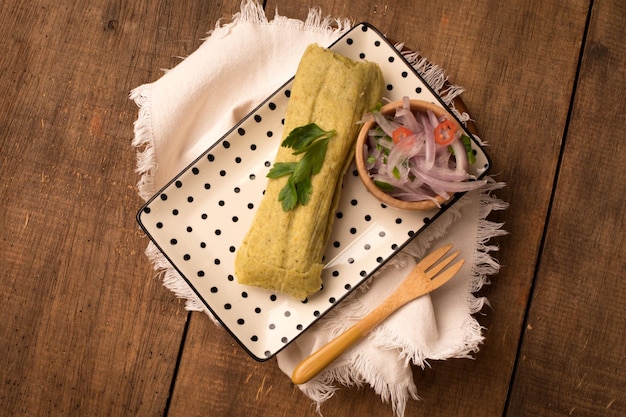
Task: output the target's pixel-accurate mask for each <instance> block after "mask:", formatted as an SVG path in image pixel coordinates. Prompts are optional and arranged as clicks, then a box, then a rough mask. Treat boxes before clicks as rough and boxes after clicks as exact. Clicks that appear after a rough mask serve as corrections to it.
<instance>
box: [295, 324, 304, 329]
mask: <svg viewBox="0 0 626 417" xmlns="http://www.w3.org/2000/svg"><path fill="white" fill-rule="evenodd" d="M302 329H304V326H303V325H301V324H298V325H297V326H296V330H302Z"/></svg>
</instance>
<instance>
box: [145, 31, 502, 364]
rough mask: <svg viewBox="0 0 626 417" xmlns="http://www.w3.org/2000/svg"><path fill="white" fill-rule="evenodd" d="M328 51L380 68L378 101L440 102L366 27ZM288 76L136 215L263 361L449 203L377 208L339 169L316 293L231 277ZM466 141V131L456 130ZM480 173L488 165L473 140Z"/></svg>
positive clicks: (271, 150) (270, 155)
mask: <svg viewBox="0 0 626 417" xmlns="http://www.w3.org/2000/svg"><path fill="white" fill-rule="evenodd" d="M330 49H332V50H334V51H336V52H338V53H340V54H342V55H345V56H347V57H349V58H351V59H353V60H357V61H358V60H368V61H373V62H376V63H378V64H379V65H380V67H381V69H382V71H383V74H384V77H385V82H386V85H387V88H386V93H385V98H386V99H388V100H390V101H395V100H400V99H402V97H403V96H405V95H406V96H409V97H410V98H412V99H421V100H425V101H430V102H434V103H437V104H439V105H441V106H442V107H445V104H444V103H443V102H442V101H441V99H440V98H439V97H438V96H437V95H436V94H435V93H434V92H433V91H432V89H431V88H430V87H429V86H428V85H427V84H426V82H424V80H423V79H422V78H421V77H420V76H419V75H418V74H417V73H416V71H415V70H414V69H413V68H412V67H411V66H410V65H409V63H408V62H407V61H406V60H405V59H404V58H403V57H402V55H401V54H400V52H398V50H397V49H396V48H394V47H393V45H392V44H391V43H390V42H389V41H387V39H385V37H383V36H382V34H380V32H379V31H378V30H376V29H375V28H374V27H372V26H371V25H369V24H367V23H361V24H359V25H356V26H355V27H354V28H352V29H351V30H350V31H349V32H347V33H346V34H345V35H344V36H342V37H341V38H340V39H338V40H337V41H336V42H335V43H333V45H331V46H330ZM292 82H293V78H292V79H291V80H290V81H289V82H287V83H286V84H285V85H284V86H283V87H281V88H280V89H279V90H278V91H276V92H275V93H274V94H272V95H271V96H270V97H268V98H267V99H266V100H265V101H264V102H263V103H261V104H260V105H259V106H258V107H257V108H256V109H255V110H254V111H252V112H251V113H250V114H249V115H247V116H246V117H245V118H244V119H243V120H242V121H241V122H240V123H238V124H237V125H236V126H234V127H233V128H232V130H231V131H230V132H229V133H227V134H226V135H225V136H224V137H222V138H221V139H219V140H218V141H217V142H216V143H215V144H214V145H213V146H212V147H211V148H209V149H208V150H207V151H206V152H204V153H203V154H202V155H200V156H199V157H198V159H196V160H195V161H194V162H193V163H191V164H190V165H189V166H188V167H187V168H185V169H184V170H183V171H182V172H181V173H180V174H178V175H177V176H176V177H175V178H173V179H172V180H171V182H170V183H168V184H167V185H166V186H165V187H164V188H163V189H162V190H161V191H159V192H158V193H157V194H156V195H155V196H153V197H152V198H151V199H150V200H149V201H148V202H147V203H146V204H145V205H144V206H143V207H142V208H141V210H140V211H139V212H138V213H137V221H138V222H139V224H140V225H141V227H142V228H143V230H144V231H145V232H146V234H147V235H148V236H149V237H150V239H152V241H153V242H154V243H155V244H156V246H157V247H158V248H159V250H160V251H161V252H162V253H163V254H164V255H165V257H166V258H167V259H168V260H169V261H170V263H171V264H172V265H173V267H174V268H176V270H177V271H178V272H179V273H180V275H181V276H182V277H183V278H184V279H185V280H186V281H187V283H189V285H190V286H191V288H192V289H193V290H194V291H195V293H196V294H197V295H198V297H200V299H201V300H202V302H204V303H205V305H206V306H207V308H208V309H209V310H210V311H211V312H212V313H213V315H214V316H215V317H216V318H217V319H218V320H219V321H220V322H221V323H222V324H223V326H224V327H225V328H226V329H227V330H228V331H229V332H230V333H231V334H232V336H233V337H234V338H235V339H236V340H237V341H238V342H239V344H241V346H242V347H243V348H244V349H245V350H246V351H247V352H248V353H249V354H250V355H251V356H252V357H254V358H255V359H257V360H259V361H263V360H267V359H269V358H270V357H272V356H273V355H275V354H276V353H278V352H279V351H280V350H281V349H283V348H284V347H285V346H287V344H289V343H290V342H291V341H293V340H294V339H295V338H296V337H298V336H299V335H300V334H301V333H302V332H304V331H305V330H306V329H307V328H308V327H309V326H311V325H312V324H313V323H314V322H315V321H316V320H318V319H319V318H320V317H322V316H323V315H324V314H325V313H327V312H328V311H329V310H330V309H331V308H333V307H334V306H335V305H337V303H339V302H340V301H341V300H342V299H343V298H345V297H346V296H347V295H348V294H349V293H350V292H351V291H352V290H354V289H355V288H356V287H357V286H359V284H361V283H362V282H363V281H365V280H366V279H367V278H368V277H370V276H371V275H372V274H373V273H374V272H376V271H377V270H378V269H379V268H380V267H381V266H382V265H384V264H385V262H387V260H389V259H390V258H391V257H392V256H394V254H396V253H397V252H398V251H399V250H401V249H402V248H403V247H404V246H405V245H406V244H407V243H408V242H409V241H410V240H411V239H413V238H414V237H415V236H417V235H418V234H419V233H420V232H421V231H422V230H424V229H425V228H426V227H428V225H429V224H430V223H431V222H432V221H433V220H434V219H435V218H436V217H437V216H439V215H440V214H441V213H442V212H443V211H444V210H446V208H448V207H449V206H450V205H452V204H454V203H455V202H456V201H457V200H458V198H459V197H460V196H459V195H457V196H456V197H455V198H454V199H453V200H452V201H451V202H449V203H448V204H447V205H444V206H443V207H442V208H441V209H436V210H430V211H426V212H408V211H401V210H397V209H393V208H388V207H384V206H382V205H381V204H380V203H379V202H378V201H377V200H376V199H375V198H374V197H373V196H371V195H370V194H369V193H368V192H367V191H366V189H365V187H364V186H363V185H362V183H361V181H360V179H359V178H358V176H357V175H356V170H355V169H354V167H353V168H351V169H349V171H348V173H347V174H346V176H345V178H344V188H343V192H342V196H341V201H340V203H339V207H338V209H337V213H336V219H335V223H334V227H333V231H332V235H331V237H330V241H329V243H328V247H327V249H326V252H325V255H324V262H325V268H324V271H323V275H322V279H323V289H322V290H321V291H320V292H318V293H317V294H315V295H313V296H312V297H310V298H308V299H307V300H305V301H299V300H296V299H294V298H291V297H289V296H285V295H281V294H275V293H272V292H270V291H266V290H263V289H260V288H256V287H249V286H243V285H240V284H238V283H237V280H236V278H235V277H234V262H235V252H236V250H237V248H238V246H239V245H240V242H241V241H242V240H243V238H244V236H245V234H246V233H247V231H248V229H249V228H250V226H251V224H252V221H253V218H254V214H255V210H256V209H255V208H256V207H257V206H258V205H259V202H260V200H261V198H262V197H263V190H264V188H265V185H266V174H267V172H268V171H269V168H270V166H271V165H272V163H273V162H274V158H275V155H276V151H277V149H278V147H279V146H280V140H281V135H282V126H283V125H282V119H283V117H284V114H285V110H286V106H287V102H288V96H289V91H290V88H291V86H292ZM466 133H467V135H468V136H469V137H471V138H473V136H472V135H471V133H470V132H466ZM473 147H474V151H475V153H476V159H477V162H476V164H474V165H473V167H472V169H473V170H474V172H472V173H473V174H474V175H476V176H477V177H482V176H484V175H485V174H486V172H487V171H488V169H489V166H490V162H489V158H488V157H487V155H486V154H485V153H484V151H483V149H482V148H481V147H480V146H479V145H478V144H477V143H476V141H475V140H474V141H473Z"/></svg>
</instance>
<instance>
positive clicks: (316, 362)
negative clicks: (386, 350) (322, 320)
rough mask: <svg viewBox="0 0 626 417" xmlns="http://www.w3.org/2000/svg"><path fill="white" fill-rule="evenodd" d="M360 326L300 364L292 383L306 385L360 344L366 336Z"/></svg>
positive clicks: (343, 334)
mask: <svg viewBox="0 0 626 417" xmlns="http://www.w3.org/2000/svg"><path fill="white" fill-rule="evenodd" d="M358 324H359V323H357V324H355V325H354V326H352V327H350V328H349V329H348V330H346V331H345V332H344V333H342V334H341V335H340V336H339V337H337V338H335V339H333V340H331V341H330V342H328V343H327V344H326V345H324V346H323V347H321V348H320V349H318V350H317V351H316V352H315V353H313V354H311V355H310V356H309V357H307V358H306V359H304V360H303V361H302V362H300V363H299V364H298V366H296V368H295V369H294V370H293V373H292V374H291V381H292V382H293V383H294V384H296V385H299V384H304V383H305V382H307V381H309V380H310V379H311V378H313V377H314V376H315V375H317V374H319V373H320V372H321V371H322V370H323V369H324V368H326V367H327V366H328V365H330V364H331V362H332V361H334V360H335V359H337V358H338V357H339V356H340V355H341V354H342V353H343V352H345V351H346V350H348V348H349V347H350V346H352V345H353V344H355V343H356V342H358V341H359V340H360V339H361V338H362V337H363V336H364V335H365V333H364V332H363V331H362V329H361V328H360V326H358Z"/></svg>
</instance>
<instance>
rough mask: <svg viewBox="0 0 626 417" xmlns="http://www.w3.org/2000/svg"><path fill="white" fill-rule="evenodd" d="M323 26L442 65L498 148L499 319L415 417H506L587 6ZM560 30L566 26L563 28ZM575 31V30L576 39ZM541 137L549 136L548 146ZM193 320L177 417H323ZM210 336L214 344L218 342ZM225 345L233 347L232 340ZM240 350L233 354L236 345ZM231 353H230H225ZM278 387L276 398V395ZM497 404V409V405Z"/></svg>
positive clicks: (424, 375)
mask: <svg viewBox="0 0 626 417" xmlns="http://www.w3.org/2000/svg"><path fill="white" fill-rule="evenodd" d="M318 3H319V5H320V6H321V8H322V11H323V13H324V14H328V15H332V16H346V17H349V18H351V19H352V20H353V21H355V22H358V21H369V22H371V23H372V24H374V25H375V26H377V27H378V28H380V29H381V30H382V31H383V32H385V33H386V34H387V36H389V37H390V38H392V39H396V40H403V41H404V42H405V43H406V45H407V46H408V47H409V48H411V49H415V50H418V51H419V52H421V53H422V54H423V55H424V56H426V57H428V58H429V59H430V60H431V62H433V63H435V64H439V65H442V66H443V67H444V68H446V70H447V73H448V74H449V76H450V79H451V81H452V82H453V83H456V84H459V85H462V86H464V87H466V89H467V93H466V94H464V96H463V99H464V101H465V102H466V104H467V106H468V108H469V110H470V113H471V114H472V116H473V117H474V118H475V120H476V124H477V126H478V129H479V130H480V131H481V132H482V137H483V139H485V140H487V141H488V142H489V144H490V147H489V149H488V152H489V154H490V155H491V156H492V157H493V160H494V171H493V172H494V174H497V179H499V180H502V181H506V182H507V183H508V184H509V187H508V188H507V189H506V190H504V191H503V192H502V193H500V194H499V195H500V196H501V197H503V198H504V199H505V200H507V201H509V202H510V203H511V208H510V210H508V211H507V212H505V213H500V214H498V215H496V216H494V218H493V219H494V220H496V221H505V222H506V229H507V230H509V231H510V232H511V236H510V237H506V238H503V239H499V240H498V243H499V244H500V246H501V253H500V254H499V256H498V258H499V259H500V260H501V262H502V264H503V269H502V271H501V273H500V274H499V276H497V277H496V278H495V279H494V282H493V285H491V286H490V287H488V288H486V289H485V290H484V291H483V292H482V294H483V295H486V296H488V297H489V299H490V301H491V304H492V307H493V309H492V310H489V309H487V310H486V311H485V313H486V314H485V316H484V317H480V318H479V320H480V322H481V324H483V325H484V326H486V327H487V329H488V330H487V332H486V336H487V339H486V342H485V344H484V346H483V347H482V349H481V352H480V353H479V354H478V355H477V358H476V360H474V361H470V360H450V361H446V362H439V363H433V364H432V365H433V366H432V368H430V369H426V370H424V371H416V377H415V378H416V383H417V385H418V390H419V393H420V395H421V397H422V401H420V402H411V403H410V404H409V407H408V409H407V415H430V416H457V415H471V416H494V415H502V414H503V412H504V408H505V402H506V398H507V393H508V389H509V382H510V378H511V374H512V370H513V365H514V362H515V358H516V352H517V347H518V342H519V337H520V332H521V327H522V324H523V320H524V314H525V311H526V306H527V301H528V296H529V293H530V291H531V285H532V281H533V275H534V271H535V266H536V262H537V257H538V254H539V248H540V244H541V239H542V234H543V224H544V220H545V218H546V216H547V212H548V206H549V202H550V196H551V192H552V183H553V180H554V176H555V173H556V169H557V161H558V156H559V152H560V149H561V141H562V137H563V132H564V129H565V125H566V121H567V111H568V106H569V101H570V97H571V93H572V89H573V80H574V76H575V73H576V67H577V62H578V53H579V49H580V44H581V39H582V34H583V30H584V26H585V17H586V11H587V7H588V1H583V0H579V1H575V2H568V4H567V5H564V4H563V3H562V2H558V1H554V0H553V1H545V2H532V4H531V3H529V2H523V1H512V2H507V3H506V5H504V4H503V3H500V2H496V1H487V0H483V1H474V2H469V3H460V2H453V1H439V2H430V3H428V6H427V7H422V8H420V7H419V5H416V6H411V7H406V6H403V5H401V4H400V2H385V3H372V2H367V1H364V0H360V1H359V0H357V1H354V2H349V3H347V2H339V1H332V0H325V1H320V2H318ZM276 8H278V12H279V13H280V14H281V15H284V16H289V17H295V18H300V19H303V18H305V17H306V13H307V10H308V4H307V3H304V2H293V1H290V2H287V1H268V2H267V5H266V10H268V11H269V14H270V16H272V15H273V11H274V10H275V9H276ZM555 22H558V24H555ZM564 28H567V29H566V30H565V29H564ZM538 132H541V134H538ZM197 316H198V315H194V316H193V320H192V322H191V325H190V328H189V333H188V337H187V344H186V346H185V350H184V352H183V356H182V362H181V367H180V374H179V377H178V379H177V381H176V387H175V391H174V395H173V397H172V405H171V408H170V415H171V416H179V415H181V416H182V415H184V414H185V415H186V414H192V415H201V414H206V413H208V412H210V411H213V410H218V411H219V413H218V414H219V415H267V416H269V415H276V416H279V415H303V416H306V415H311V416H313V415H315V410H314V408H313V407H311V406H310V402H309V401H308V400H307V399H303V398H302V395H301V394H300V393H299V392H298V391H297V390H296V389H294V387H292V386H291V385H290V384H289V383H288V379H287V377H286V376H284V375H282V374H281V373H280V371H278V370H277V369H276V365H275V362H274V361H270V362H268V363H264V364H257V363H254V362H252V361H250V360H249V359H248V358H247V357H246V355H245V353H244V352H243V351H242V350H241V349H239V348H237V347H236V346H234V345H233V346H229V347H228V348H224V346H223V343H224V341H225V340H228V339H227V336H225V335H224V334H223V332H222V331H221V330H219V329H214V328H212V324H210V323H208V320H206V319H204V318H203V317H197ZM208 332H210V333H211V336H208V335H207V333H208ZM225 337H226V339H225ZM231 344H232V342H231ZM225 349H226V350H225ZM269 387H272V388H271V391H270V392H269V393H268V392H266V391H267V390H268V389H269ZM487 399H488V400H487ZM322 411H323V412H327V413H328V414H329V415H335V416H348V415H355V412H357V414H358V413H359V412H360V413H361V414H362V415H374V414H375V415H391V409H390V407H389V406H388V405H382V404H381V403H380V399H379V398H378V397H377V396H376V395H374V394H373V393H372V392H371V391H370V390H369V389H364V390H342V391H340V393H339V394H337V395H336V396H335V397H334V398H332V399H331V400H329V401H328V402H327V403H326V404H325V405H324V407H323V408H322Z"/></svg>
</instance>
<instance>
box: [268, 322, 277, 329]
mask: <svg viewBox="0 0 626 417" xmlns="http://www.w3.org/2000/svg"><path fill="white" fill-rule="evenodd" d="M268 327H269V329H270V330H274V329H275V328H276V325H275V324H274V323H270V325H269V326H268Z"/></svg>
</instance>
